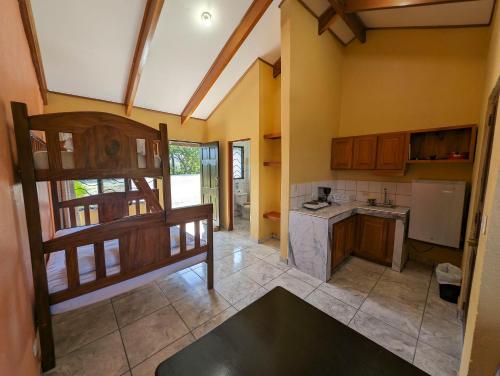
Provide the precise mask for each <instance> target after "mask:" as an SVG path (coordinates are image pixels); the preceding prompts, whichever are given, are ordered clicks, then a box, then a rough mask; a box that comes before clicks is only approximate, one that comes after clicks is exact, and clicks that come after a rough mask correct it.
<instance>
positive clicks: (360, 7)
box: [344, 0, 477, 13]
mask: <svg viewBox="0 0 500 376" xmlns="http://www.w3.org/2000/svg"><path fill="white" fill-rule="evenodd" d="M465 1H477V0H347V1H346V2H345V3H346V4H345V7H344V11H345V13H354V12H364V11H370V10H381V9H394V8H409V7H418V6H426V5H438V4H447V3H463V2H465Z"/></svg>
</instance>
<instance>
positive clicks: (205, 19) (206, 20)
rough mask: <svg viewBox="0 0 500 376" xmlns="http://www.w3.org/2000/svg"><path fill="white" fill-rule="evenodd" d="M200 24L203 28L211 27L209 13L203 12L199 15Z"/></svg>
mask: <svg viewBox="0 0 500 376" xmlns="http://www.w3.org/2000/svg"><path fill="white" fill-rule="evenodd" d="M201 22H202V23H203V25H205V26H207V27H208V26H211V25H212V15H211V14H210V13H209V12H203V13H202V14H201Z"/></svg>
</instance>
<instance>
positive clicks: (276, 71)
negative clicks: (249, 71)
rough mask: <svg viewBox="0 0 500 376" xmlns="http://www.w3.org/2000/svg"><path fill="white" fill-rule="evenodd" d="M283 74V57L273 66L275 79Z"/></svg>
mask: <svg viewBox="0 0 500 376" xmlns="http://www.w3.org/2000/svg"><path fill="white" fill-rule="evenodd" d="M280 74H281V57H280V58H279V59H278V60H276V62H275V63H274V64H273V78H276V77H278V76H279V75H280Z"/></svg>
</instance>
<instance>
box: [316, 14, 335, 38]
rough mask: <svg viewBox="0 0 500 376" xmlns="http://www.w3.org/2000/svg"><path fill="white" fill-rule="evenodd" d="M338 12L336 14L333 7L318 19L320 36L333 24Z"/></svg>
mask: <svg viewBox="0 0 500 376" xmlns="http://www.w3.org/2000/svg"><path fill="white" fill-rule="evenodd" d="M336 14H337V12H335V9H333V8H332V7H328V9H327V10H325V11H324V12H323V14H321V16H319V18H318V34H319V35H321V34H323V33H324V32H325V31H326V30H328V28H329V27H330V25H331V24H332V23H333V20H334V19H335V15H336Z"/></svg>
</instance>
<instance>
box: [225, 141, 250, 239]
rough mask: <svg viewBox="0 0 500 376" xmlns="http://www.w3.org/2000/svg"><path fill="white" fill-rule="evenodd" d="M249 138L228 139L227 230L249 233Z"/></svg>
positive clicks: (246, 234) (247, 234)
mask: <svg viewBox="0 0 500 376" xmlns="http://www.w3.org/2000/svg"><path fill="white" fill-rule="evenodd" d="M250 152H251V151H250V140H248V139H245V140H238V141H230V142H229V143H228V157H229V161H228V162H229V163H228V167H229V174H228V175H229V179H228V180H229V192H228V193H229V194H228V196H229V197H228V201H229V213H230V215H229V225H228V230H229V231H235V232H238V233H240V234H242V235H245V236H249V235H250V203H251V197H250V181H251V171H250Z"/></svg>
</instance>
